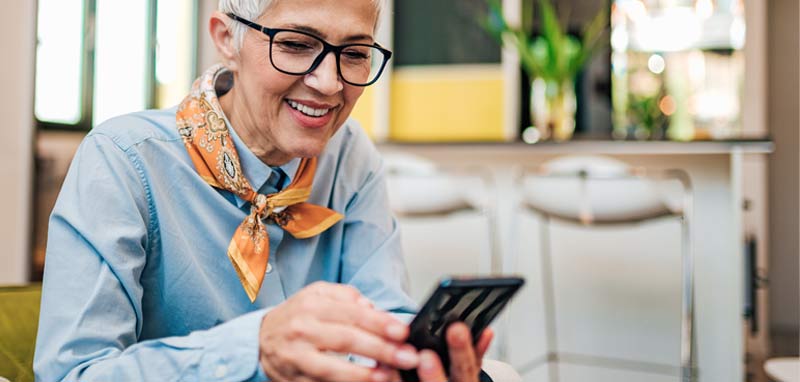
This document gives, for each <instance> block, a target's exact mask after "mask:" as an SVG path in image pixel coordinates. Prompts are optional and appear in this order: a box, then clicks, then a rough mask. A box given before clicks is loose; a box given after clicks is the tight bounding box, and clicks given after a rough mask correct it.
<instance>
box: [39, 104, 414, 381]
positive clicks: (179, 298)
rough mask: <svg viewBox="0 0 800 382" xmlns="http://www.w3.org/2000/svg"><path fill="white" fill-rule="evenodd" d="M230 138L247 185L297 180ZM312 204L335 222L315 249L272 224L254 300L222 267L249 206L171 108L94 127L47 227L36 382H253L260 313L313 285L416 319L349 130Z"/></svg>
mask: <svg viewBox="0 0 800 382" xmlns="http://www.w3.org/2000/svg"><path fill="white" fill-rule="evenodd" d="M231 131H233V130H231ZM233 138H234V143H235V146H236V149H237V150H238V153H239V155H240V157H241V162H242V167H243V171H244V172H245V175H246V177H247V180H248V181H249V182H250V184H251V185H253V187H258V188H259V190H260V192H261V193H271V192H275V191H277V190H278V189H282V188H283V187H285V186H286V185H288V184H289V182H291V178H292V177H293V176H294V174H295V170H296V168H297V165H298V162H299V160H297V159H296V160H293V161H290V162H289V163H287V164H286V165H284V166H281V167H280V168H270V167H269V166H267V165H265V164H264V163H263V162H261V161H260V160H259V159H258V158H257V157H256V156H255V155H254V154H253V153H252V152H250V151H249V150H248V149H247V147H246V146H245V145H244V144H243V143H242V142H241V140H240V139H239V137H237V136H236V135H235V133H234V134H233ZM279 183H280V184H279ZM309 202H311V203H314V204H319V205H322V206H326V207H328V208H331V209H333V210H335V211H339V212H341V213H343V214H344V215H345V218H344V220H342V221H340V222H338V223H337V224H336V225H334V226H333V227H331V228H330V229H328V230H327V231H325V232H323V233H322V234H321V235H319V236H316V237H312V238H309V239H294V238H293V237H292V236H291V235H288V234H284V232H283V231H282V230H281V229H280V228H277V227H276V226H274V225H272V224H269V225H268V226H267V229H268V233H269V238H270V239H269V241H270V258H269V267H268V271H267V273H266V275H265V278H264V282H263V285H262V287H261V290H260V292H259V295H258V298H257V299H256V301H255V303H252V304H251V303H250V301H249V299H248V298H247V295H246V294H245V292H244V290H243V289H242V285H241V284H240V282H239V278H238V277H237V275H236V272H235V271H234V269H233V266H232V265H231V263H230V261H229V260H228V257H227V255H226V251H227V247H228V244H229V242H230V239H231V237H232V236H233V233H234V231H235V230H236V227H237V226H238V225H239V224H240V223H241V222H242V221H243V220H244V218H245V217H246V216H247V215H248V213H249V211H250V205H249V203H247V202H245V201H243V200H241V199H239V198H238V197H236V196H235V195H234V194H232V193H230V192H228V191H224V190H219V189H215V188H212V187H211V186H209V185H208V184H206V183H205V182H204V181H203V180H202V179H201V178H200V177H199V176H198V175H197V172H196V171H195V168H194V165H193V164H192V162H191V160H190V159H189V155H188V154H187V151H186V148H185V147H184V144H183V141H182V140H181V137H180V136H179V135H178V131H177V129H176V127H175V109H174V108H173V109H169V110H159V111H145V112H140V113H135V114H130V115H126V116H122V117H117V118H114V119H112V120H109V121H108V122H106V123H103V124H102V125H100V126H98V127H97V128H95V129H94V130H93V131H91V132H90V133H89V134H88V136H87V137H86V139H85V140H84V141H83V143H82V144H81V146H80V148H79V149H78V151H77V153H76V155H75V157H74V159H73V162H72V164H71V167H70V170H69V173H68V175H67V178H66V180H65V182H64V185H63V187H62V189H61V194H60V195H59V197H58V201H57V203H56V206H55V209H54V210H53V214H52V216H51V218H50V231H49V237H48V243H47V257H46V265H45V273H44V284H43V293H42V307H41V315H40V320H39V333H38V338H37V342H36V355H35V360H34V370H35V374H36V378H37V380H41V381H59V380H69V381H184V380H186V381H211V380H213V381H245V380H262V379H264V378H265V376H264V374H263V371H262V370H261V367H260V366H259V362H258V353H259V348H258V346H259V344H258V332H259V327H260V324H261V319H262V317H263V316H264V314H265V313H266V312H267V310H268V309H269V307H272V306H275V305H277V304H279V303H281V302H283V301H284V300H286V298H287V297H289V296H291V295H292V294H294V293H295V292H297V291H298V290H300V289H301V288H303V287H304V286H306V285H308V284H310V283H312V282H314V281H318V280H324V281H328V282H338V283H346V284H350V285H352V286H354V287H356V288H358V289H359V290H360V291H361V293H363V294H364V295H365V296H366V297H368V298H369V299H371V300H372V301H373V302H374V303H375V305H376V306H377V307H379V308H381V309H384V310H387V311H390V312H394V313H398V314H401V315H404V314H407V313H413V311H414V309H415V306H414V302H413V301H411V300H410V298H409V297H408V295H407V294H406V292H405V290H406V288H405V283H406V278H407V276H406V270H405V265H404V263H403V259H402V254H401V248H400V237H399V233H398V227H397V222H396V221H395V219H394V218H393V217H392V215H391V213H390V211H389V205H388V201H387V192H386V189H385V181H384V170H383V164H382V161H381V159H380V157H379V154H378V152H377V150H376V149H375V147H374V146H373V145H372V143H371V142H370V140H369V139H368V138H367V137H366V135H365V134H364V133H363V132H362V130H361V128H360V127H359V126H357V124H356V123H355V122H353V121H348V122H346V123H345V124H344V126H342V128H341V129H340V130H339V131H338V132H337V133H336V134H335V135H334V136H333V137H332V138H331V140H330V142H329V143H328V145H327V147H326V148H325V150H324V152H323V153H322V154H321V155H320V157H319V161H318V166H317V172H316V176H315V179H314V186H313V189H312V193H311V197H310V199H309Z"/></svg>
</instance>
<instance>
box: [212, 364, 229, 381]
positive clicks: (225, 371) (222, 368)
mask: <svg viewBox="0 0 800 382" xmlns="http://www.w3.org/2000/svg"><path fill="white" fill-rule="evenodd" d="M225 374H228V368H227V367H226V366H225V365H219V366H217V369H216V370H214V376H215V377H217V378H222V377H224V376H225Z"/></svg>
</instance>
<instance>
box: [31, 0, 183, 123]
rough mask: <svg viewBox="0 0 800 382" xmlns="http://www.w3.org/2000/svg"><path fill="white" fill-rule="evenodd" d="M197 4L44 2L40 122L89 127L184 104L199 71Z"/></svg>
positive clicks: (166, 0)
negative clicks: (197, 56)
mask: <svg viewBox="0 0 800 382" xmlns="http://www.w3.org/2000/svg"><path fill="white" fill-rule="evenodd" d="M196 9H197V5H196V0H162V1H158V0H127V1H122V2H120V1H114V0H39V14H38V26H37V35H38V39H37V50H36V52H37V54H36V88H35V95H34V97H35V98H34V113H35V116H36V120H37V121H38V123H39V126H40V127H42V128H45V129H47V128H54V129H76V130H88V129H90V128H91V127H94V126H96V125H97V124H99V123H101V122H103V121H104V120H106V119H108V118H110V117H113V116H115V115H119V114H124V113H128V112H132V111H137V110H142V109H145V108H153V107H156V108H160V107H166V106H171V105H174V104H176V103H177V102H179V101H180V98H182V96H183V95H184V94H185V93H187V92H188V90H189V87H190V85H191V80H192V79H193V78H194V76H195V73H194V72H195V68H194V62H195V60H194V52H195V45H196V42H195V35H196V33H195V31H196V29H197V28H196V25H195V23H196V21H195V20H196Z"/></svg>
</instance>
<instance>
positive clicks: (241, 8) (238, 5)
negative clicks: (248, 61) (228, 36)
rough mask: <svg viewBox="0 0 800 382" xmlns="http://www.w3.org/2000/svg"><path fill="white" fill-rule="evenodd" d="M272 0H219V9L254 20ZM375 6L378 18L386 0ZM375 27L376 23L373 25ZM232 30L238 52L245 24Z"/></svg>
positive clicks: (373, 0)
mask: <svg viewBox="0 0 800 382" xmlns="http://www.w3.org/2000/svg"><path fill="white" fill-rule="evenodd" d="M273 1H274V0H219V7H218V8H219V11H220V12H222V13H233V14H234V15H236V16H239V17H242V18H245V19H248V20H253V21H255V20H256V19H258V18H259V17H261V15H262V14H263V13H264V11H265V10H266V9H267V7H269V6H270V4H272V2H273ZM372 2H373V3H374V4H375V8H376V9H377V10H378V19H379V20H380V14H381V10H382V9H383V7H384V6H385V4H386V0H372ZM375 27H376V28H377V25H375ZM230 28H231V31H232V32H233V46H234V48H235V49H236V51H237V52H238V51H239V49H240V48H241V47H242V41H243V40H244V33H245V31H246V30H247V26H245V25H244V24H242V23H232V24H231V25H230Z"/></svg>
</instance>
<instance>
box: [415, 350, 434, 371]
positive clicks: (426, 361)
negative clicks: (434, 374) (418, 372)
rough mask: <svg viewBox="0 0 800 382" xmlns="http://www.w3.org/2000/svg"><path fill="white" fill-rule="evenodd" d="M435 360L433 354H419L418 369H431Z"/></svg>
mask: <svg viewBox="0 0 800 382" xmlns="http://www.w3.org/2000/svg"><path fill="white" fill-rule="evenodd" d="M434 363H435V361H434V359H433V354H431V353H428V352H424V353H422V354H420V355H419V367H420V369H425V370H430V369H433V365H434Z"/></svg>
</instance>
